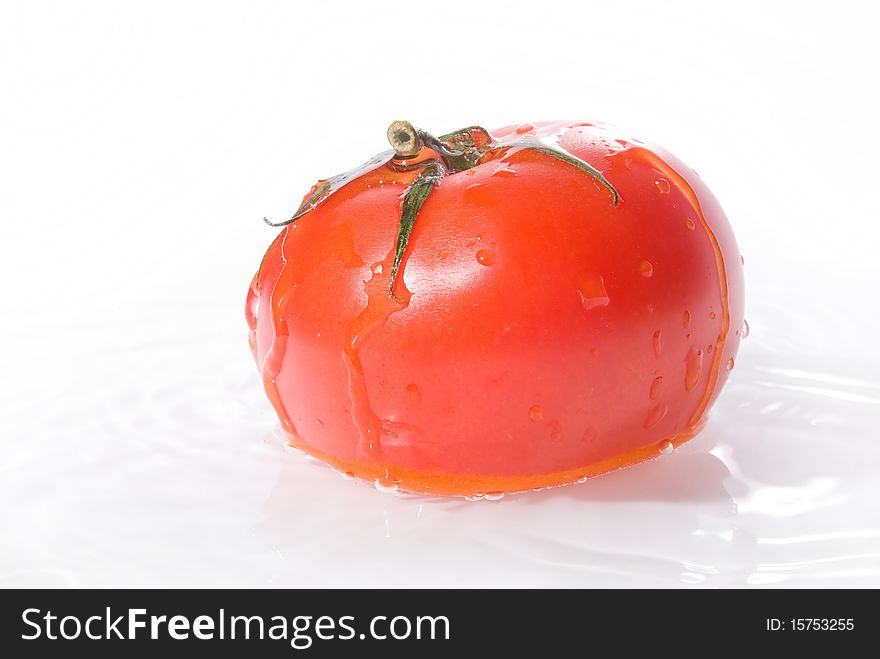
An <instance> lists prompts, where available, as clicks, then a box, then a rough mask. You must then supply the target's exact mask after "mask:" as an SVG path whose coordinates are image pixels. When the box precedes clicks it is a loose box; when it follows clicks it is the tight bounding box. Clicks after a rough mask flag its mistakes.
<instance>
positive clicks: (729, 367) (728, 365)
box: [725, 357, 735, 371]
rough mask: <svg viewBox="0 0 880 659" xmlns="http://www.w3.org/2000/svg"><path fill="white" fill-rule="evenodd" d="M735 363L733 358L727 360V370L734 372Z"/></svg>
mask: <svg viewBox="0 0 880 659" xmlns="http://www.w3.org/2000/svg"><path fill="white" fill-rule="evenodd" d="M734 363H735V362H734V361H733V357H731V358H730V359H728V360H727V366H725V368H726V369H727V370H728V371H732V370H733V365H734Z"/></svg>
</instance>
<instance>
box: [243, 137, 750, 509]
mask: <svg viewBox="0 0 880 659" xmlns="http://www.w3.org/2000/svg"><path fill="white" fill-rule="evenodd" d="M529 126H533V127H534V128H533V129H531V130H529ZM536 133H537V134H539V135H551V134H553V135H558V139H559V144H560V146H562V147H563V148H564V149H566V150H567V151H569V152H570V153H572V154H574V155H576V156H578V157H579V158H581V159H583V160H585V161H586V162H588V163H590V164H591V165H592V166H593V167H595V168H596V169H598V170H599V171H601V172H602V174H603V175H604V176H605V178H607V179H608V180H609V181H610V182H611V183H612V184H613V185H614V187H615V188H616V190H617V191H618V193H619V194H620V202H619V204H618V205H617V206H614V205H612V203H611V195H610V193H609V192H608V190H606V189H604V188H603V187H602V186H600V185H599V184H598V183H597V182H596V181H595V180H593V179H591V178H589V177H588V176H586V175H585V174H584V173H583V172H581V171H579V170H577V169H575V168H572V167H569V166H567V165H565V164H564V163H561V162H559V161H557V160H554V159H553V158H550V157H548V156H546V155H545V154H541V153H538V152H534V151H526V150H524V151H518V152H516V153H510V154H508V155H506V156H505V157H502V158H496V159H487V160H486V161H484V162H482V163H481V164H479V165H477V166H476V167H474V168H473V169H471V170H468V171H465V172H459V173H456V174H453V175H450V176H447V177H446V178H444V179H443V180H442V182H441V184H440V185H439V186H438V187H437V188H436V189H435V190H434V191H433V192H432V193H431V195H430V197H429V198H428V200H427V201H426V202H425V204H424V206H423V207H422V209H421V212H420V214H419V216H418V219H417V221H416V223H415V227H414V229H413V233H412V236H411V238H410V241H409V246H408V249H407V252H406V256H405V262H404V266H403V267H402V277H401V279H402V283H401V282H398V285H397V287H396V288H395V291H396V294H397V297H399V298H402V300H403V301H402V302H397V301H395V300H394V299H392V298H391V297H390V296H389V295H388V287H389V285H390V270H391V258H392V255H393V248H394V244H395V239H396V235H397V228H398V222H399V198H400V196H401V194H402V193H403V192H404V190H405V189H406V186H407V185H408V184H409V183H410V182H412V180H413V178H414V176H415V174H414V173H413V172H396V171H393V170H392V169H391V168H389V167H384V166H383V167H380V168H379V169H377V170H374V171H372V172H369V173H367V174H365V175H363V176H362V177H360V178H358V179H356V180H354V181H352V182H351V183H349V184H348V185H346V186H344V187H342V188H341V189H339V190H338V191H337V192H335V194H333V195H332V196H331V197H330V198H329V199H327V201H325V202H324V203H323V204H321V205H320V206H319V207H317V208H316V209H315V210H313V211H312V212H310V213H309V214H307V215H305V216H303V217H302V218H300V219H298V220H297V221H296V222H295V223H294V224H291V225H288V226H287V227H285V228H284V229H283V230H282V231H281V233H280V234H279V236H278V237H277V238H276V240H275V241H274V243H273V244H272V246H271V247H270V248H269V251H268V252H267V254H266V256H265V258H264V260H263V263H262V264H261V267H260V270H259V272H258V273H257V275H256V277H255V278H254V281H253V282H252V286H251V290H250V292H249V295H248V302H247V309H248V311H247V314H248V322H249V325H250V327H251V330H252V332H251V346H252V350H253V352H254V357H255V359H256V361H257V364H258V366H259V367H260V369H261V371H262V372H263V375H264V380H265V383H266V386H267V392H268V393H269V395H270V399H271V400H272V402H273V405H274V406H275V408H276V411H277V412H278V413H279V417H280V418H281V419H282V424H283V426H284V427H285V430H286V431H287V432H288V433H289V434H290V435H291V441H292V443H294V444H295V445H297V446H299V447H301V448H303V449H305V450H307V451H309V452H311V453H313V454H315V455H318V456H319V457H321V458H322V459H324V460H326V461H328V462H330V463H331V464H333V465H334V466H336V467H337V468H340V469H343V470H346V471H351V472H353V473H354V474H355V475H356V476H361V477H364V478H371V479H372V478H379V479H381V480H382V481H383V482H385V483H388V484H391V483H393V484H398V485H399V486H400V487H401V488H403V489H407V490H413V491H427V492H436V493H441V494H473V493H475V492H487V491H496V490H497V491H517V490H522V489H531V488H534V487H543V486H549V485H558V484H562V483H565V482H570V481H573V480H577V479H578V478H580V477H582V476H584V475H593V474H595V473H600V472H602V471H607V470H608V469H611V468H615V467H618V466H622V465H624V464H628V463H631V462H635V461H638V460H641V459H645V458H648V457H652V456H656V455H659V447H660V445H661V443H662V442H664V441H670V442H672V443H673V444H677V443H680V442H682V441H685V440H686V439H689V438H690V437H691V436H693V434H695V433H696V432H697V431H698V430H699V428H700V427H701V424H702V423H703V422H704V419H705V414H706V412H707V411H708V409H709V407H710V406H711V404H712V402H713V401H714V400H715V398H716V397H717V395H718V393H719V392H720V389H721V387H722V386H723V384H724V382H725V380H726V378H727V376H728V367H729V366H730V365H732V363H733V359H734V357H735V355H736V351H737V348H738V345H739V341H740V333H739V331H738V330H739V329H740V327H741V326H742V323H743V276H742V264H741V260H740V254H739V250H738V247H737V245H736V241H735V239H734V236H733V233H732V230H731V228H730V226H729V224H728V222H727V219H726V217H725V215H724V213H723V211H722V210H721V207H720V206H719V204H718V202H717V201H716V200H715V198H714V197H713V195H712V194H711V192H710V191H709V189H708V188H707V187H706V186H705V184H704V183H703V182H702V181H701V180H700V178H699V177H698V176H697V175H696V174H695V173H694V172H693V171H692V170H691V169H690V168H688V167H687V166H686V165H684V164H683V163H681V162H680V161H678V160H677V159H676V158H675V157H674V156H672V155H671V154H669V153H668V152H666V151H665V150H663V149H662V148H660V147H658V146H656V145H649V144H646V143H644V142H639V141H635V140H632V139H631V138H629V137H627V136H624V135H622V134H621V133H620V131H619V130H617V129H615V128H612V127H609V126H606V125H601V124H587V123H585V122H553V123H551V122H543V123H537V124H529V125H524V126H521V127H508V128H506V129H501V130H499V131H493V132H492V134H493V137H495V138H496V139H506V140H509V139H513V138H519V137H529V136H532V135H535V134H536Z"/></svg>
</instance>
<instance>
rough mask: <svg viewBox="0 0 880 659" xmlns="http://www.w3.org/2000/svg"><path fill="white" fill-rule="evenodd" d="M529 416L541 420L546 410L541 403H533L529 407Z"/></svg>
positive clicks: (533, 419)
mask: <svg viewBox="0 0 880 659" xmlns="http://www.w3.org/2000/svg"><path fill="white" fill-rule="evenodd" d="M529 418H530V419H531V420H532V421H540V420H541V419H543V418H544V410H543V408H542V407H541V406H540V405H532V406H531V407H530V408H529Z"/></svg>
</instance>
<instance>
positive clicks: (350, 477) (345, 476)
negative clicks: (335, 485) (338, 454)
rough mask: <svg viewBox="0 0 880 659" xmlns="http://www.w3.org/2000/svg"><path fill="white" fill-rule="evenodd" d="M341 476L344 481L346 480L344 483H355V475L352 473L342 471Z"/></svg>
mask: <svg viewBox="0 0 880 659" xmlns="http://www.w3.org/2000/svg"><path fill="white" fill-rule="evenodd" d="M339 475H340V476H342V480H344V481H353V480H354V474H353V473H351V472H350V471H340V472H339Z"/></svg>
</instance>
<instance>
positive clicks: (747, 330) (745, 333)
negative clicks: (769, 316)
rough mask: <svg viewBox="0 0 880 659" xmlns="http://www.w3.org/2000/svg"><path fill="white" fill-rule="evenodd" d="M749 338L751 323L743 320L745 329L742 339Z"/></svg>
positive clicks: (743, 329)
mask: <svg viewBox="0 0 880 659" xmlns="http://www.w3.org/2000/svg"><path fill="white" fill-rule="evenodd" d="M748 336H749V321H747V320H746V319H745V318H743V328H742V338H744V339H745V338H747V337H748Z"/></svg>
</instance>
